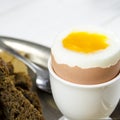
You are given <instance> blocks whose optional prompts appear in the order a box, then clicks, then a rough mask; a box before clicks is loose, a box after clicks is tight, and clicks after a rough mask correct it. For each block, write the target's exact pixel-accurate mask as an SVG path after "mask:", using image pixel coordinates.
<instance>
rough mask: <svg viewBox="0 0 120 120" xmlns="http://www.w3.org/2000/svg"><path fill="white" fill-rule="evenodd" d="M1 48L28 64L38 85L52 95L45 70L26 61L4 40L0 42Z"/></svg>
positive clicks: (47, 73)
mask: <svg viewBox="0 0 120 120" xmlns="http://www.w3.org/2000/svg"><path fill="white" fill-rule="evenodd" d="M0 48H2V49H3V50H5V51H6V52H8V53H10V54H11V55H13V56H15V57H16V58H17V59H19V60H20V61H22V62H23V63H24V64H26V65H27V66H28V67H29V68H30V69H31V70H32V71H33V73H34V74H35V77H36V85H37V87H38V88H40V89H41V90H43V91H46V92H48V93H51V87H50V81H49V72H48V70H45V69H44V68H40V67H39V66H38V65H36V64H34V63H33V62H31V61H30V60H28V59H26V58H25V57H23V56H22V55H20V54H19V53H18V52H17V51H16V50H14V49H13V48H11V47H9V46H8V45H6V44H5V43H4V42H3V41H2V40H0Z"/></svg>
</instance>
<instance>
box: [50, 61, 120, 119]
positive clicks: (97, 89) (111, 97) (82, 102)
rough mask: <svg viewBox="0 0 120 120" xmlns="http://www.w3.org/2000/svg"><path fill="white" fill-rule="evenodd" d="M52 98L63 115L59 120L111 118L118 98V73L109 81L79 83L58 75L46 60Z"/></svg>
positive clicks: (119, 85)
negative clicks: (95, 83)
mask: <svg viewBox="0 0 120 120" xmlns="http://www.w3.org/2000/svg"><path fill="white" fill-rule="evenodd" d="M48 69H49V72H50V83H51V89H52V94H53V97H54V100H55V102H56V104H57V106H58V108H59V110H60V111H61V112H62V113H63V116H64V117H61V118H60V119H59V120H102V119H103V120H111V118H109V116H110V115H111V114H112V112H113V111H114V109H115V108H116V106H117V104H118V102H119V99H120V93H119V91H120V74H119V75H118V76H116V77H115V78H114V79H112V80H111V81H109V82H106V83H102V84H97V85H79V84H74V83H71V82H67V81H65V80H63V79H61V78H60V77H58V76H57V75H56V74H55V73H54V71H53V69H52V67H51V60H49V62H48Z"/></svg>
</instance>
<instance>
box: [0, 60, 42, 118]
mask: <svg viewBox="0 0 120 120" xmlns="http://www.w3.org/2000/svg"><path fill="white" fill-rule="evenodd" d="M9 65H10V63H9ZM9 65H8V63H6V62H4V61H3V60H2V59H0V105H1V108H2V109H0V118H3V120H44V117H43V114H42V110H41V106H40V101H39V98H38V96H37V94H35V93H33V92H32V91H31V89H26V88H24V87H22V86H21V84H20V83H22V85H23V84H26V86H27V87H28V88H29V87H32V85H31V81H30V79H28V78H29V76H28V77H27V76H26V74H23V73H22V74H21V73H18V74H16V73H14V72H12V71H13V70H12V69H10V68H11V67H10V66H9ZM16 79H17V80H16ZM15 80H16V81H15ZM26 81H27V82H26ZM29 82H30V84H29ZM27 83H28V84H27ZM33 98H34V99H33Z"/></svg>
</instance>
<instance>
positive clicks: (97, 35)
mask: <svg viewBox="0 0 120 120" xmlns="http://www.w3.org/2000/svg"><path fill="white" fill-rule="evenodd" d="M119 41H120V40H119V39H118V38H116V37H115V36H114V35H113V34H112V33H111V32H108V31H105V30H101V29H94V30H92V29H91V30H90V29H89V30H87V29H86V30H71V31H67V32H63V33H62V34H60V35H59V36H58V37H57V38H56V41H55V43H54V45H53V47H52V50H51V51H52V53H51V54H52V55H51V56H52V57H51V58H52V67H53V70H54V71H55V73H56V74H57V75H58V76H59V77H61V78H63V79H64V80H67V81H70V82H73V83H78V84H100V83H104V82H107V81H109V80H111V79H113V78H114V77H115V76H116V75H117V74H118V73H119V71H120V42H119Z"/></svg>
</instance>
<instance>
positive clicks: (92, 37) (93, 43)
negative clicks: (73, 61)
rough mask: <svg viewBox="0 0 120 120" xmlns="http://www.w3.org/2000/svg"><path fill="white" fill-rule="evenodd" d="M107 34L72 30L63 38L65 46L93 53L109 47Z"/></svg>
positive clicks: (77, 50) (73, 49) (76, 50)
mask: <svg viewBox="0 0 120 120" xmlns="http://www.w3.org/2000/svg"><path fill="white" fill-rule="evenodd" d="M107 39H108V38H107V36H105V35H103V34H98V33H88V32H72V33H70V34H69V35H68V36H67V37H66V38H64V39H63V41H62V44H63V46H64V48H66V49H69V50H72V51H75V52H83V53H92V52H96V51H98V50H102V49H105V48H107V47H108V43H107Z"/></svg>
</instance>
